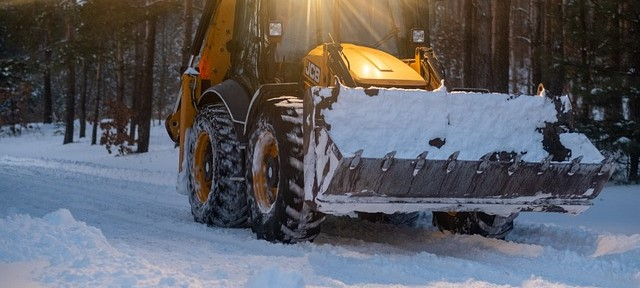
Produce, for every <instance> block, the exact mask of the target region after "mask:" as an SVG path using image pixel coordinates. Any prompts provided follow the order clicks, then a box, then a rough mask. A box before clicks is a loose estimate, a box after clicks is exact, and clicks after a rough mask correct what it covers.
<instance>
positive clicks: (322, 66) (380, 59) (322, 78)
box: [303, 44, 427, 89]
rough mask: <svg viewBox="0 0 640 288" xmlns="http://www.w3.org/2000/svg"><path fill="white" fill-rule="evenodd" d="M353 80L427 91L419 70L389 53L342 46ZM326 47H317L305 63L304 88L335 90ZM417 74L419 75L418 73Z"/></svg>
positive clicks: (372, 84)
mask: <svg viewBox="0 0 640 288" xmlns="http://www.w3.org/2000/svg"><path fill="white" fill-rule="evenodd" d="M341 45H342V52H343V53H344V55H345V57H346V60H347V63H348V64H349V68H350V73H351V76H352V77H353V79H354V80H355V81H356V82H357V83H358V84H359V85H363V86H381V87H406V88H423V89H424V88H426V86H427V83H426V81H425V79H424V78H423V77H422V76H421V75H420V72H418V71H420V70H418V69H415V67H412V66H409V65H407V63H405V62H404V61H402V60H400V59H398V58H396V57H394V56H393V55H390V54H388V53H386V52H383V51H380V50H377V49H373V48H369V47H364V46H358V45H353V44H341ZM326 59H327V55H326V52H325V51H324V48H323V46H322V45H321V46H317V47H316V48H314V49H313V50H311V51H310V52H309V54H308V55H307V57H306V58H305V59H304V60H303V61H304V63H303V67H304V68H303V69H304V71H303V73H304V76H305V77H304V79H305V81H304V82H305V86H307V87H310V86H325V87H326V86H332V85H333V75H331V73H330V71H329V69H328V67H327V60H326ZM416 70H417V71H416Z"/></svg>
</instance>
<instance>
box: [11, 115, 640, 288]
mask: <svg viewBox="0 0 640 288" xmlns="http://www.w3.org/2000/svg"><path fill="white" fill-rule="evenodd" d="M53 129H54V127H49V126H41V127H40V130H39V132H36V133H26V135H23V136H22V137H19V138H6V137H5V138H0V287H66V286H69V287H158V286H163V287H203V286H206V287H576V286H578V287H590V286H596V287H640V212H639V211H638V210H637V207H638V205H639V204H640V186H611V187H607V188H606V189H605V190H604V192H603V193H602V194H601V196H600V198H598V200H597V201H595V202H596V203H595V206H594V207H593V208H592V209H590V210H588V211H587V212H586V213H585V214H583V215H579V216H576V217H573V216H567V215H558V214H534V213H529V214H521V216H520V217H519V218H518V219H516V228H515V229H514V231H513V233H512V234H510V235H509V236H508V237H507V240H506V241H502V240H495V239H485V238H482V237H479V236H460V235H451V234H443V233H440V232H439V231H437V229H435V228H433V227H431V225H430V222H431V219H430V215H429V214H425V215H424V216H423V217H422V219H421V220H422V221H421V222H420V223H421V224H420V225H417V226H416V227H406V226H393V225H388V224H380V223H370V222H365V221H362V220H356V219H347V218H328V220H327V221H326V222H325V223H324V225H323V232H322V233H321V234H320V235H319V236H318V238H316V240H315V241H314V242H313V243H301V244H295V245H282V244H272V243H268V242H265V241H261V240H256V239H255V236H254V235H253V233H252V232H251V231H250V229H221V228H216V227H206V226H204V225H201V224H197V223H194V222H193V220H192V217H191V214H190V209H189V205H188V201H187V199H186V197H185V196H183V195H179V194H177V193H176V192H175V184H174V183H175V179H176V171H175V168H176V166H177V150H175V149H174V148H173V146H172V143H170V141H169V140H168V139H167V138H166V137H165V135H164V134H163V127H162V126H158V127H155V128H154V130H153V132H152V133H153V136H152V137H153V138H152V143H151V148H152V151H151V152H149V153H146V154H144V155H131V156H126V157H114V156H112V155H108V154H107V153H106V150H105V149H104V148H103V147H100V146H90V145H89V144H88V143H86V140H84V139H83V140H81V141H79V142H78V143H74V144H71V145H65V146H63V145H61V144H60V143H62V137H61V136H52V135H53V133H52V130H53Z"/></svg>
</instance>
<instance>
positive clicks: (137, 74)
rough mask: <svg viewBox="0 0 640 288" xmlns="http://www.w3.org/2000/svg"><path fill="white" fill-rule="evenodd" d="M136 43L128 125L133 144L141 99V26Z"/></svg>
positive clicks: (137, 30) (137, 29) (138, 29)
mask: <svg viewBox="0 0 640 288" xmlns="http://www.w3.org/2000/svg"><path fill="white" fill-rule="evenodd" d="M135 29H136V41H135V44H134V58H135V60H134V61H135V67H136V69H134V76H133V77H134V79H133V95H132V97H131V110H132V111H133V115H132V116H131V122H130V124H129V133H130V134H129V143H135V141H136V137H135V136H136V131H137V129H136V128H137V126H138V115H140V98H141V97H142V82H143V69H142V67H143V65H144V61H143V57H144V53H143V51H142V48H143V43H142V41H141V40H140V39H141V38H142V31H141V30H142V25H137V26H136V28H135Z"/></svg>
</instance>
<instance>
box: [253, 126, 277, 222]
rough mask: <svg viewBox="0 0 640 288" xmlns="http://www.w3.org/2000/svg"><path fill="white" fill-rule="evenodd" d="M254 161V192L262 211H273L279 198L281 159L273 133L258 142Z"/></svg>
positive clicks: (265, 134)
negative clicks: (272, 208) (273, 206)
mask: <svg viewBox="0 0 640 288" xmlns="http://www.w3.org/2000/svg"><path fill="white" fill-rule="evenodd" d="M254 149H255V150H254V156H253V159H252V169H253V172H252V174H253V184H252V185H253V186H252V187H253V191H254V196H255V200H256V204H257V205H258V206H259V207H260V210H262V211H265V212H266V211H268V210H269V209H271V206H272V205H273V203H275V201H276V199H277V197H278V188H279V187H278V185H279V182H280V158H279V156H278V143H277V141H276V139H275V137H274V136H273V134H271V133H263V134H262V135H261V136H260V137H259V139H258V140H257V141H256V145H255V148H254Z"/></svg>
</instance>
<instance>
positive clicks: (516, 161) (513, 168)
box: [507, 154, 522, 176]
mask: <svg viewBox="0 0 640 288" xmlns="http://www.w3.org/2000/svg"><path fill="white" fill-rule="evenodd" d="M521 159H522V155H521V154H518V155H516V158H515V159H513V164H511V166H510V167H509V169H508V170H507V171H508V173H509V176H511V175H513V173H515V172H516V170H517V169H518V167H520V160H521Z"/></svg>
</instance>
